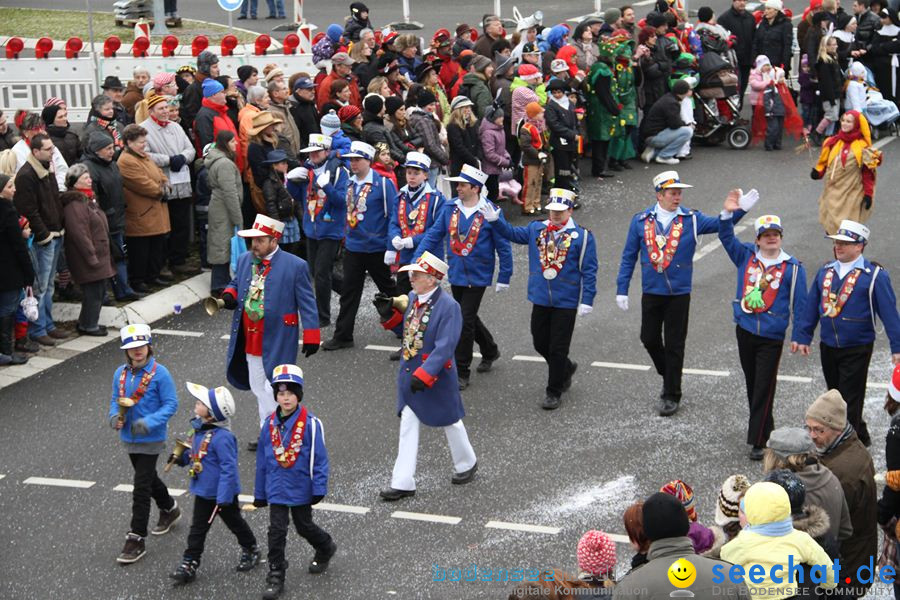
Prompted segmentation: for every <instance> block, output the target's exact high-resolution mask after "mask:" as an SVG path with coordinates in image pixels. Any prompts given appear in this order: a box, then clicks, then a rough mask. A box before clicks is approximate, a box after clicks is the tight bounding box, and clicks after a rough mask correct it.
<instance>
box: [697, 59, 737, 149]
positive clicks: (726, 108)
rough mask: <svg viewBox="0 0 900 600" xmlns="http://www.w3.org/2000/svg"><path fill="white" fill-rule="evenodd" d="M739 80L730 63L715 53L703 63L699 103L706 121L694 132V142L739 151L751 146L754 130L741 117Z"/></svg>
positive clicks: (701, 65)
mask: <svg viewBox="0 0 900 600" xmlns="http://www.w3.org/2000/svg"><path fill="white" fill-rule="evenodd" d="M739 90H740V88H739V86H738V76H737V73H736V72H735V71H734V67H732V66H731V65H730V64H728V62H726V61H725V60H724V59H723V58H722V57H721V56H719V55H718V54H716V53H715V52H707V53H705V54H704V55H703V57H702V58H701V59H700V83H699V84H698V85H697V89H696V96H697V103H698V104H699V105H700V107H701V108H702V110H703V119H702V120H701V121H699V122H698V123H697V127H696V129H694V139H695V140H697V141H699V142H701V143H704V144H708V145H717V144H721V143H722V142H728V145H729V146H730V147H731V148H734V149H735V150H743V149H744V148H747V147H748V146H749V145H750V128H749V127H748V123H747V121H746V120H745V119H742V118H741V115H740V97H739Z"/></svg>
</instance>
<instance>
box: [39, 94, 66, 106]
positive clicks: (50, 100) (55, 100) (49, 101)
mask: <svg viewBox="0 0 900 600" xmlns="http://www.w3.org/2000/svg"><path fill="white" fill-rule="evenodd" d="M53 105H59V106H62V107H63V108H66V101H65V100H63V99H62V98H57V97H56V96H50V97H49V98H47V100H46V101H45V102H44V106H45V107H46V106H53Z"/></svg>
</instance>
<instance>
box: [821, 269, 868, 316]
mask: <svg viewBox="0 0 900 600" xmlns="http://www.w3.org/2000/svg"><path fill="white" fill-rule="evenodd" d="M860 273H862V269H859V268H857V269H853V270H852V271H850V273H849V274H848V275H847V278H846V279H844V285H842V286H841V291H840V293H838V294H835V293H834V292H832V291H831V283H832V281H834V268H831V269H828V270H827V271H826V272H825V280H824V281H823V282H822V316H823V317H831V318H832V319H833V318H835V317H837V316H838V315H839V314H841V310H843V308H844V305H845V304H847V300H849V299H850V294H852V293H853V288H855V287H856V280H857V279H859V275H860Z"/></svg>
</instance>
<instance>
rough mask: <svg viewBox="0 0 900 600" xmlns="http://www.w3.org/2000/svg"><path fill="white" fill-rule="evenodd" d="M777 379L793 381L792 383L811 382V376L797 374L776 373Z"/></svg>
mask: <svg viewBox="0 0 900 600" xmlns="http://www.w3.org/2000/svg"><path fill="white" fill-rule="evenodd" d="M776 379H777V380H778V381H793V382H794V383H812V377H800V376H799V375H778V376H777V377H776Z"/></svg>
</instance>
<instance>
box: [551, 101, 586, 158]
mask: <svg viewBox="0 0 900 600" xmlns="http://www.w3.org/2000/svg"><path fill="white" fill-rule="evenodd" d="M544 108H545V112H544V121H546V123H547V129H549V130H550V147H551V148H553V150H554V151H560V150H566V151H569V152H577V151H578V117H577V116H575V105H574V104H572V103H569V108H563V107H562V106H561V105H560V104H559V103H558V102H556V101H555V100H553V99H552V98H551V99H550V100H549V101H548V102H547V106H545V107H544Z"/></svg>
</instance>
